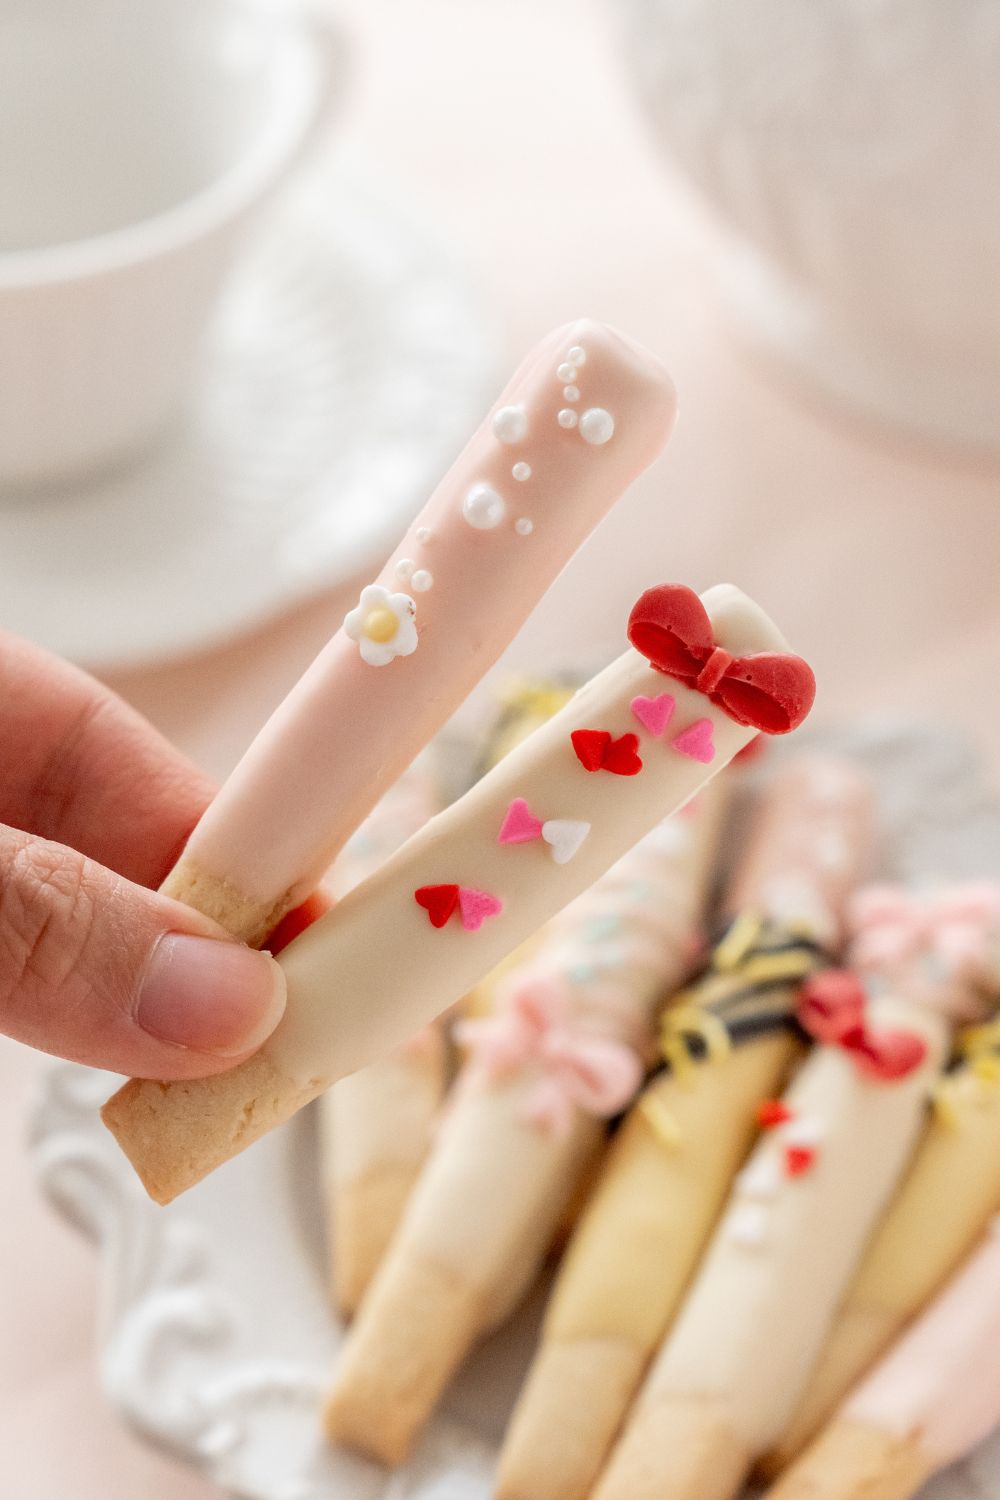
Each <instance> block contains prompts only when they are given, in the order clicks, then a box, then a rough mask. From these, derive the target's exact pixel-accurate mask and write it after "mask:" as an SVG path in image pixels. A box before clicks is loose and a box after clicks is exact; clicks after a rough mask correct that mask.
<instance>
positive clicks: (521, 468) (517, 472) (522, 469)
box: [510, 463, 531, 484]
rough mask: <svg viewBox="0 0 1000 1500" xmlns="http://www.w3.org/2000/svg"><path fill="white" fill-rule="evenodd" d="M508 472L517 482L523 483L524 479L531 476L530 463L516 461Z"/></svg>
mask: <svg viewBox="0 0 1000 1500" xmlns="http://www.w3.org/2000/svg"><path fill="white" fill-rule="evenodd" d="M510 472H511V474H512V475H513V476H514V478H515V479H516V480H517V481H518V483H519V484H523V483H524V481H525V480H526V479H530V478H531V465H530V464H526V463H518V464H515V465H514V467H513V468H512V469H511V471H510Z"/></svg>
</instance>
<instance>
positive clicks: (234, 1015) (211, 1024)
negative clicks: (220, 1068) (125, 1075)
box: [135, 932, 285, 1057]
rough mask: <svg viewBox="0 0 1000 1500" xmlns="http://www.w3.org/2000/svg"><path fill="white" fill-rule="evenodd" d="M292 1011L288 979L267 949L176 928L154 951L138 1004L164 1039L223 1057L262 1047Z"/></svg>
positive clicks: (141, 1018)
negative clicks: (287, 1007)
mask: <svg viewBox="0 0 1000 1500" xmlns="http://www.w3.org/2000/svg"><path fill="white" fill-rule="evenodd" d="M284 1009H285V976H284V974H283V973H282V971H281V969H280V968H279V967H278V965H277V964H276V963H275V961H274V959H273V958H271V956H270V955H269V954H267V953H258V952H257V951H256V950H255V949H253V948H245V947H244V946H243V944H242V943H227V942H224V941H221V940H218V939H216V938H203V937H189V936H188V935H187V934H186V933H181V932H168V933H167V934H166V935H165V936H164V937H162V938H160V940H159V942H158V943H157V944H156V947H155V948H154V949H153V951H152V953H151V954H150V958H149V963H148V965H147V967H146V973H145V975H144V976H143V980H142V985H141V987H140V991H139V1001H138V1005H137V1007H136V1013H135V1016H136V1020H137V1021H138V1023H139V1025H140V1026H141V1027H142V1029H143V1031H146V1032H148V1033H149V1035H150V1036H154V1037H156V1038H157V1039H158V1040H159V1041H161V1042H172V1043H173V1045H174V1046H176V1047H188V1048H190V1049H191V1050H193V1051H198V1052H212V1053H214V1054H215V1055H216V1056H218V1057H238V1056H240V1055H241V1054H242V1053H244V1052H252V1051H254V1050H256V1048H257V1047H259V1046H260V1044H261V1043H262V1042H263V1041H265V1040H266V1038H267V1037H269V1036H270V1035H271V1032H272V1031H273V1030H274V1028H275V1026H277V1024H278V1022H279V1021H280V1020H281V1017H282V1014H283V1013H284Z"/></svg>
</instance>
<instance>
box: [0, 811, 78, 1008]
mask: <svg viewBox="0 0 1000 1500" xmlns="http://www.w3.org/2000/svg"><path fill="white" fill-rule="evenodd" d="M93 920H94V903H93V899H92V897H91V893H90V891H89V890H88V887H87V881H86V876H85V870H84V865H83V862H82V861H80V860H75V859H72V858H69V859H67V858H66V855H65V853H64V852H63V851H62V850H60V849H59V848H58V847H57V846H55V845H51V844H45V843H43V842H41V841H39V840H35V839H29V838H24V839H22V840H17V841H16V843H15V846H14V848H13V850H12V851H11V852H10V856H9V858H8V859H7V860H6V861H5V862H4V868H3V869H0V986H2V989H3V990H4V991H5V992H6V994H7V996H8V997H10V996H13V995H17V994H18V992H19V991H21V990H22V989H25V988H33V987H35V986H39V987H41V988H44V989H48V990H51V989H62V988H63V987H64V986H65V985H66V984H67V982H68V981H69V980H70V978H71V976H72V975H73V974H74V973H75V972H76V971H77V969H78V968H79V966H80V964H81V961H82V959H83V956H84V954H85V952H86V948H87V944H88V941H89V938H90V933H91V930H92V927H93Z"/></svg>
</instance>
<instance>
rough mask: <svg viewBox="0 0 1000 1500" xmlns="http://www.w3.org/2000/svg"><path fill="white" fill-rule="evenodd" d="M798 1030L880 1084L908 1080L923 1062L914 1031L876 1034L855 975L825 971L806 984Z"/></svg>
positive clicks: (919, 1040)
mask: <svg viewBox="0 0 1000 1500" xmlns="http://www.w3.org/2000/svg"><path fill="white" fill-rule="evenodd" d="M796 1014H797V1016H798V1021H799V1025H800V1026H801V1027H802V1029H803V1031H807V1032H808V1033H809V1035H810V1036H811V1037H813V1038H814V1040H815V1041H817V1042H821V1043H823V1044H824V1045H825V1046H828V1047H842V1048H843V1050H844V1051H845V1052H849V1053H850V1054H851V1058H852V1060H853V1062H854V1065H855V1067H856V1068H857V1069H858V1072H859V1073H862V1074H864V1076H865V1077H866V1078H871V1079H873V1080H875V1081H876V1082H879V1083H892V1082H894V1081H895V1080H896V1079H897V1078H906V1077H907V1076H908V1074H910V1073H912V1072H913V1071H914V1069H915V1068H919V1067H920V1064H921V1063H922V1062H923V1061H924V1059H925V1057H926V1056H927V1043H926V1042H925V1041H924V1038H923V1037H922V1036H918V1035H917V1034H916V1032H913V1031H874V1030H873V1029H872V1028H871V1027H870V1026H869V1024H868V996H867V994H866V993H865V987H864V985H863V984H862V983H861V980H860V979H859V978H858V977H857V975H856V974H852V973H850V972H849V971H848V970H846V969H827V970H825V971H824V972H823V973H821V974H814V975H813V976H812V978H811V979H807V980H806V982H805V984H804V985H803V986H802V989H801V991H800V992H799V1003H798V1007H797V1011H796Z"/></svg>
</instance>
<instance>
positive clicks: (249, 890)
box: [185, 322, 675, 917]
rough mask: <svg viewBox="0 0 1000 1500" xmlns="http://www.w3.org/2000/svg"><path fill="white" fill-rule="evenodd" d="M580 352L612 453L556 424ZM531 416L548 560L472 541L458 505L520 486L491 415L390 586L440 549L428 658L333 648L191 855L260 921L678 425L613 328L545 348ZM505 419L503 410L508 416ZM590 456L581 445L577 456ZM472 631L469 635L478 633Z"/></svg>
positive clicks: (518, 382) (304, 881) (424, 646)
mask: <svg viewBox="0 0 1000 1500" xmlns="http://www.w3.org/2000/svg"><path fill="white" fill-rule="evenodd" d="M570 343H581V344H586V346H587V350H588V356H589V362H588V366H587V390H588V394H589V396H590V398H591V399H592V400H593V401H594V402H596V403H599V404H602V405H606V406H609V407H611V408H612V409H613V410H614V411H616V412H617V413H619V414H620V418H621V424H620V425H621V430H620V432H619V434H618V436H617V438H616V441H615V442H614V443H613V444H610V445H609V446H608V447H607V448H606V449H602V450H600V454H601V457H600V458H599V459H597V458H596V455H595V452H590V453H577V452H576V450H575V445H572V444H567V443H566V442H565V439H564V438H563V436H562V434H561V433H560V431H559V428H558V427H557V426H556V423H555V420H554V418H555V414H556V410H557V404H558V398H559V387H557V386H554V382H553V380H552V372H553V369H554V368H555V365H556V363H557V362H558V360H559V359H560V358H562V357H563V352H564V351H565V349H566V348H567V347H568V346H569V344H570ZM504 406H522V407H523V408H524V410H525V411H526V412H527V413H528V415H529V427H530V432H529V435H528V437H527V439H526V441H525V444H524V448H523V450H522V452H520V453H519V454H518V455H517V456H518V457H519V458H521V457H523V458H524V459H525V460H526V461H528V462H530V464H531V466H532V468H533V469H534V471H535V473H536V474H539V473H544V474H545V476H546V479H545V484H544V486H543V487H541V488H540V490H539V493H538V494H537V495H534V496H533V498H532V514H533V517H534V521H535V526H536V529H537V531H538V532H539V533H542V534H544V546H533V547H531V548H530V549H526V548H525V547H524V546H523V544H522V542H521V541H520V539H519V538H518V537H517V535H516V534H515V532H514V529H513V527H512V526H508V527H503V528H499V529H497V530H495V531H493V532H491V533H490V534H489V540H488V543H486V544H484V542H485V538H484V536H483V534H482V533H480V532H478V531H476V530H474V529H472V528H470V527H469V525H468V524H467V522H466V521H465V519H464V518H463V515H462V501H463V498H464V497H465V495H466V494H467V493H468V491H469V490H470V489H471V488H472V487H473V486H474V485H475V484H477V483H484V484H486V485H488V486H490V487H491V488H494V489H496V490H497V491H498V492H499V493H502V492H503V488H504V485H505V484H507V485H509V484H511V483H512V481H511V479H510V459H511V449H510V448H508V447H506V446H504V445H502V444H500V443H498V442H497V440H496V438H495V437H494V435H493V431H492V420H491V418H492V413H491V417H490V418H488V419H487V420H486V422H485V423H484V424H483V426H481V427H480V429H479V430H478V431H477V432H476V433H475V434H474V435H473V437H472V439H471V441H470V442H469V443H468V444H467V445H466V447H465V449H464V450H463V452H462V453H461V454H460V456H459V457H458V459H457V460H456V462H455V464H454V465H453V467H452V468H451V470H450V471H449V473H448V474H446V475H445V477H444V478H443V479H442V480H441V482H440V484H439V486H438V487H437V489H436V491H435V493H434V495H433V496H432V497H431V499H430V500H429V502H428V504H427V506H426V507H425V509H424V511H423V512H422V514H421V515H420V516H419V517H417V519H416V521H415V523H414V529H413V531H412V532H411V533H410V538H411V540H410V542H409V545H404V546H403V547H401V548H400V549H399V550H398V552H397V551H394V552H393V554H392V557H391V559H390V563H389V565H388V566H387V567H386V569H385V570H384V572H383V574H382V576H381V577H380V578H379V579H378V583H379V584H380V585H382V586H383V587H385V588H387V589H390V590H391V589H392V588H393V587H395V586H397V582H396V579H395V577H394V574H393V568H392V564H394V563H395V561H396V560H397V557H398V555H399V553H400V552H401V553H403V554H404V555H409V556H418V555H419V554H418V553H417V552H416V550H415V549H416V548H417V547H418V546H422V545H423V544H424V541H423V538H424V536H425V535H426V534H429V536H430V539H431V542H432V545H433V548H434V563H433V571H434V575H435V579H436V582H435V586H434V588H433V589H432V591H431V592H430V593H429V594H426V595H421V596H420V610H419V626H418V629H419V640H420V649H419V650H418V651H417V652H415V653H414V654H413V655H412V656H410V657H409V658H408V659H407V660H406V661H400V660H397V661H396V662H395V663H394V664H393V665H392V666H391V667H390V668H389V670H387V671H383V672H373V671H372V670H371V668H370V667H368V666H367V665H366V663H365V662H364V661H362V660H361V659H360V657H359V654H358V647H357V645H356V644H355V643H354V642H352V641H351V640H350V639H349V638H348V637H347V636H346V634H344V633H343V632H341V633H338V635H336V636H335V637H334V638H333V640H331V641H330V642H329V644H328V645H327V646H326V647H325V648H324V650H323V651H322V652H321V653H320V655H319V656H318V657H317V659H316V661H315V662H314V663H313V665H312V666H311V667H310V668H309V670H308V671H307V672H306V673H305V675H304V676H303V678H302V679H301V680H300V682H299V683H298V684H296V686H295V688H294V689H293V690H292V692H291V693H290V694H289V695H288V697H287V698H286V700H285V701H284V703H282V704H281V705H280V707H279V708H278V709H277V710H276V712H275V713H274V714H273V715H272V717H271V719H270V720H269V722H268V723H267V724H266V725H265V727H264V728H263V730H262V731H261V732H260V734H259V735H258V736H257V738H256V739H255V741H254V743H253V744H252V745H251V747H250V748H249V750H248V751H247V753H246V754H245V755H244V757H243V759H242V761H241V762H240V764H239V766H238V767H237V768H236V770H235V771H234V773H233V774H232V775H231V776H230V778H229V779H228V781H227V782H226V784H225V786H224V787H223V788H222V790H221V791H220V792H219V794H218V796H217V797H216V798H215V801H214V802H213V803H212V805H211V806H210V807H209V809H208V810H207V812H206V813H205V816H204V817H203V818H202V820H201V822H200V823H199V825H198V827H197V829H196V830H195V832H194V834H193V835H192V837H191V840H190V841H189V844H188V847H187V850H186V851H185V866H186V867H187V869H188V870H190V871H191V872H192V873H194V874H197V875H199V876H204V877H205V878H206V879H209V880H213V881H227V882H229V883H230V884H231V885H232V886H234V887H235V888H236V890H237V891H238V892H239V893H240V894H241V895H242V896H243V897H244V898H246V900H247V902H248V903H251V904H252V906H253V907H254V909H255V910H259V911H260V913H261V916H262V917H263V916H266V915H268V914H270V913H271V912H272V911H273V910H274V908H275V907H276V906H278V905H279V904H285V903H286V902H288V901H294V900H295V899H301V897H302V896H304V895H306V894H307V893H308V891H309V890H311V889H312V887H313V886H314V885H315V883H316V881H317V880H318V879H319V878H320V877H321V876H322V873H323V871H324V870H325V869H326V867H327V865H328V864H329V862H330V860H331V858H332V857H333V856H334V854H335V853H336V852H337V850H338V849H339V848H341V847H342V845H343V843H344V842H345V840H346V839H347V837H348V836H349V835H350V834H351V833H352V832H353V830H354V829H355V828H357V826H358V825H359V824H360V823H361V821H362V820H363V818H364V817H365V816H366V814H367V813H368V812H369V811H370V810H371V808H372V806H373V805H374V804H375V802H377V801H378V799H379V797H380V796H381V795H382V794H383V792H384V791H385V790H386V789H387V788H388V787H389V786H390V785H391V784H392V782H393V781H394V780H395V778H396V777H397V776H398V775H399V774H400V772H401V771H402V770H403V769H404V767H405V766H406V765H408V764H409V762H410V761H411V760H412V759H413V756H414V755H415V754H416V752H417V751H418V750H420V749H421V748H422V746H423V745H425V744H426V743H427V742H428V740H429V739H430V738H431V736H432V735H433V734H434V733H436V731H437V730H438V729H439V728H440V727H441V725H442V723H443V722H444V721H445V720H446V719H447V718H448V717H449V716H450V715H451V714H452V713H453V712H454V710H455V709H456V708H457V707H458V705H459V704H460V703H461V702H462V701H463V700H464V699H465V698H466V696H467V695H468V693H469V692H470V691H471V689H472V688H473V687H474V686H475V684H476V682H478V680H479V679H480V677H481V676H482V675H483V673H484V672H485V671H486V670H487V669H488V668H489V667H490V666H492V664H493V662H494V661H495V660H496V659H497V657H498V656H499V654H500V653H501V651H503V650H504V648H505V647H506V646H507V644H508V643H509V642H510V640H511V639H512V638H513V636H514V634H515V633H516V631H517V630H518V629H519V628H520V627H521V625H522V624H523V623H524V620H525V619H526V618H527V616H528V614H529V613H530V611H531V609H532V608H533V607H534V605H535V604H536V603H537V601H538V599H539V597H540V596H541V594H542V593H544V591H545V589H546V588H547V587H548V585H549V583H550V582H551V581H552V579H553V578H554V577H555V576H556V575H557V574H558V573H559V572H560V571H561V570H562V568H563V566H564V565H565V563H566V562H567V560H568V559H569V557H570V556H571V555H572V553H573V552H574V551H575V550H576V548H577V547H578V546H579V544H580V543H581V542H582V541H583V539H584V538H585V537H586V536H587V535H588V534H589V532H590V531H591V530H592V529H593V527H594V526H595V525H596V524H597V522H598V521H599V520H600V519H601V518H602V517H603V516H604V514H605V513H606V512H607V511H608V510H609V509H610V507H611V505H612V504H613V503H614V501H615V500H616V499H617V498H618V496H619V495H620V494H621V493H622V491H623V490H624V489H625V488H626V487H627V486H628V485H629V484H630V483H631V482H632V480H633V479H634V478H635V477H636V476H637V475H638V474H639V473H641V472H642V470H643V469H645V468H646V467H647V466H648V465H649V464H650V463H651V462H652V461H653V459H654V458H656V457H657V455H658V454H659V453H660V451H661V450H662V448H663V446H664V444H665V442H666V439H667V436H668V434H669V431H670V428H671V425H672V422H673V415H674V409H675V400H674V393H673V388H672V386H671V384H670V380H669V377H668V376H667V374H666V372H665V371H664V369H663V367H662V365H660V363H659V361H658V360H656V359H654V358H653V357H652V356H651V355H649V354H647V353H646V352H645V351H644V350H642V349H640V348H638V347H637V346H635V345H633V344H631V343H629V342H628V341H627V340H625V339H623V338H622V337H621V336H620V335H618V334H617V333H615V332H613V331H612V330H610V329H608V328H606V327H604V326H603V325H601V324H597V323H591V322H582V323H577V324H575V325H571V327H570V328H569V329H567V328H562V329H558V330H556V331H555V332H554V333H553V334H551V335H550V336H549V337H548V338H546V339H544V340H542V342H541V343H540V344H539V346H538V347H537V348H536V349H535V350H533V351H532V353H531V354H530V355H529V356H528V358H527V359H526V360H525V361H524V363H523V364H522V365H521V367H520V368H519V369H518V370H517V371H516V372H515V374H514V376H513V377H512V379H511V381H510V382H509V384H508V386H507V388H506V390H505V391H504V392H503V394H502V395H501V396H500V399H499V401H498V402H497V408H500V407H504ZM497 408H495V409H494V410H496V409H497ZM580 446H581V447H582V445H580ZM473 621H474V623H475V629H474V630H473V629H471V628H470V622H473Z"/></svg>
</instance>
